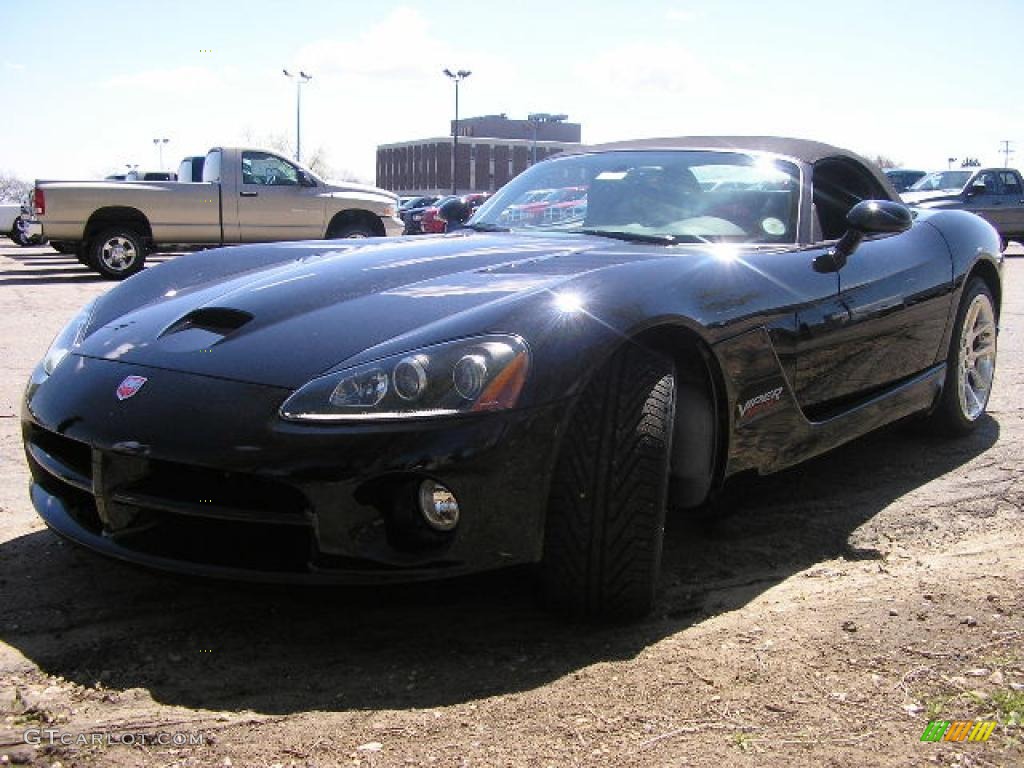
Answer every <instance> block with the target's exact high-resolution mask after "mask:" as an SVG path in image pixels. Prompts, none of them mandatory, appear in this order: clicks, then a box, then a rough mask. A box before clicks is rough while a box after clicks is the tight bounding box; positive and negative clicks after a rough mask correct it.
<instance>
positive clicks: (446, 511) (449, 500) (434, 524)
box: [420, 480, 459, 531]
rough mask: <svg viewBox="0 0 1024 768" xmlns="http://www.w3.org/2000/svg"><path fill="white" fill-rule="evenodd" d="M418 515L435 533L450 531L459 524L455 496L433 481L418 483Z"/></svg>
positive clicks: (457, 503)
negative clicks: (419, 514)
mask: <svg viewBox="0 0 1024 768" xmlns="http://www.w3.org/2000/svg"><path fill="white" fill-rule="evenodd" d="M420 513H421V514H422V515H423V519H424V520H426V521H427V525H429V526H430V527H431V528H433V529H434V530H435V531H450V530H452V529H454V528H455V526H456V525H458V524H459V502H458V501H456V500H455V494H454V493H452V492H451V491H450V490H448V489H447V488H445V487H444V486H443V485H441V484H440V483H438V482H435V481H434V480H424V481H423V482H422V483H420Z"/></svg>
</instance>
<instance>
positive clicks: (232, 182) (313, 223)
mask: <svg viewBox="0 0 1024 768" xmlns="http://www.w3.org/2000/svg"><path fill="white" fill-rule="evenodd" d="M397 201H398V198H397V197H396V196H395V195H394V194H392V193H391V192H388V191H386V190H383V189H378V188H377V187H371V186H368V185H364V184H350V183H347V182H346V183H338V184H336V183H330V182H326V181H323V180H322V179H320V178H318V177H317V176H316V175H314V174H313V173H312V172H311V171H309V170H307V169H306V168H303V167H302V166H300V165H297V164H295V163H294V162H292V161H291V160H287V159H285V158H284V157H282V156H281V155H278V154H275V153H274V152H269V151H266V150H262V149H248V148H242V147H216V148H214V149H211V150H210V151H209V153H207V155H206V161H205V163H204V165H203V181H202V182H181V181H157V182H149V181H107V180H102V181H42V180H40V181H37V182H36V187H35V191H34V194H33V204H34V206H35V213H36V215H37V216H38V217H39V220H40V221H41V222H42V225H43V235H44V237H46V238H48V239H49V240H50V241H51V243H53V244H54V245H55V246H57V247H58V250H61V251H73V252H74V253H75V254H76V255H77V256H78V259H79V260H80V261H81V262H82V263H83V264H87V265H88V266H90V267H92V268H93V269H95V270H96V271H97V272H99V273H100V274H102V275H104V276H106V277H109V278H113V279H116V280H119V279H122V278H125V277H128V276H129V275H131V274H134V273H135V272H138V271H139V270H140V269H142V266H143V264H144V262H145V259H146V254H147V252H150V251H152V250H154V249H156V248H158V247H164V248H166V247H169V246H172V245H188V246H192V245H222V244H228V243H258V242H270V241H277V240H316V239H321V238H343V237H383V236H386V235H398V234H401V232H402V228H403V225H402V221H401V219H399V218H397V213H396V209H397V206H398V202H397Z"/></svg>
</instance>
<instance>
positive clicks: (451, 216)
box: [437, 197, 473, 232]
mask: <svg viewBox="0 0 1024 768" xmlns="http://www.w3.org/2000/svg"><path fill="white" fill-rule="evenodd" d="M472 213H473V212H472V211H471V210H470V209H469V206H468V205H467V204H466V202H465V201H464V200H463V199H462V198H458V197H457V198H455V199H454V200H449V201H448V202H446V203H444V204H443V205H442V206H441V207H440V208H438V209H437V217H438V218H439V219H441V220H443V221H444V222H446V223H447V226H446V227H445V230H446V231H448V232H451V231H452V230H453V229H458V228H459V227H461V226H462V225H463V224H465V223H466V221H468V220H469V217H470V215H471V214H472Z"/></svg>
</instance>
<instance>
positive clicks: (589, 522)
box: [540, 344, 675, 621]
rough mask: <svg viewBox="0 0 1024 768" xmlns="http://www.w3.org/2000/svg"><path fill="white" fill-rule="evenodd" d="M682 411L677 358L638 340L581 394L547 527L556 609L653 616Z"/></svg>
mask: <svg viewBox="0 0 1024 768" xmlns="http://www.w3.org/2000/svg"><path fill="white" fill-rule="evenodd" d="M674 412H675V381H674V376H673V365H672V363H671V361H669V360H667V359H665V358H663V357H661V356H660V355H657V354H655V353H653V352H651V351H649V350H646V349H642V348H640V347H638V346H635V345H632V344H630V345H627V346H626V347H623V348H622V349H621V350H619V351H618V352H617V353H616V354H615V355H614V356H613V357H612V359H611V360H610V361H609V363H608V364H607V365H606V366H605V367H604V368H603V369H602V370H601V371H599V372H598V373H597V375H596V376H595V377H594V379H593V380H592V381H591V382H590V383H589V384H588V386H587V388H586V389H585V390H584V392H583V394H582V395H581V396H580V399H579V401H578V402H577V404H576V407H575V409H574V411H573V414H572V415H571V416H570V421H569V427H568V430H567V431H566V434H565V436H564V437H563V439H562V446H563V447H562V448H561V452H560V454H559V457H558V459H557V461H556V465H555V471H554V476H553V478H552V485H551V495H550V500H549V504H548V512H547V519H546V522H545V534H544V555H543V560H542V562H541V566H540V578H541V588H542V591H543V596H544V599H545V602H547V604H548V605H549V606H550V607H553V608H556V609H558V610H559V612H562V613H568V614H570V615H573V616H576V617H581V618H588V619H595V620H599V621H628V620H632V619H637V618H640V617H642V616H644V615H646V614H647V613H649V612H650V610H651V608H652V607H653V604H654V591H655V586H656V583H657V578H658V571H659V569H660V567H661V551H662V542H663V538H664V526H665V506H666V503H667V496H668V474H669V456H670V454H671V443H672V423H673V418H674Z"/></svg>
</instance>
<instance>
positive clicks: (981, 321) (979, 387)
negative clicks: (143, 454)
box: [932, 277, 996, 435]
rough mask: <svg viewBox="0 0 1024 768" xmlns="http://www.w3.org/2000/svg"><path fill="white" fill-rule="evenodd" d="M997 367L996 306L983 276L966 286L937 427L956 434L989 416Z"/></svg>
mask: <svg viewBox="0 0 1024 768" xmlns="http://www.w3.org/2000/svg"><path fill="white" fill-rule="evenodd" d="M995 370H996V309H995V301H994V300H993V298H992V292H991V291H990V290H989V289H988V286H987V285H986V284H985V282H984V281H983V280H981V279H980V278H977V277H974V278H971V280H970V282H968V283H967V286H966V288H965V289H964V295H963V298H962V299H961V301H960V308H959V309H958V310H957V317H956V324H955V325H954V326H953V335H952V337H951V338H950V341H949V353H948V356H947V358H946V381H945V384H944V385H943V388H942V396H941V398H940V400H939V404H938V406H937V408H936V409H935V412H934V413H933V414H932V418H933V421H934V424H935V426H936V427H938V428H939V430H940V431H942V432H945V433H947V434H952V435H964V434H967V433H968V432H970V431H971V430H973V429H974V428H975V427H976V426H977V425H978V422H979V421H980V420H981V417H982V416H984V415H985V408H986V406H987V405H988V398H989V395H990V394H991V391H992V380H993V378H994V376H995Z"/></svg>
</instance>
